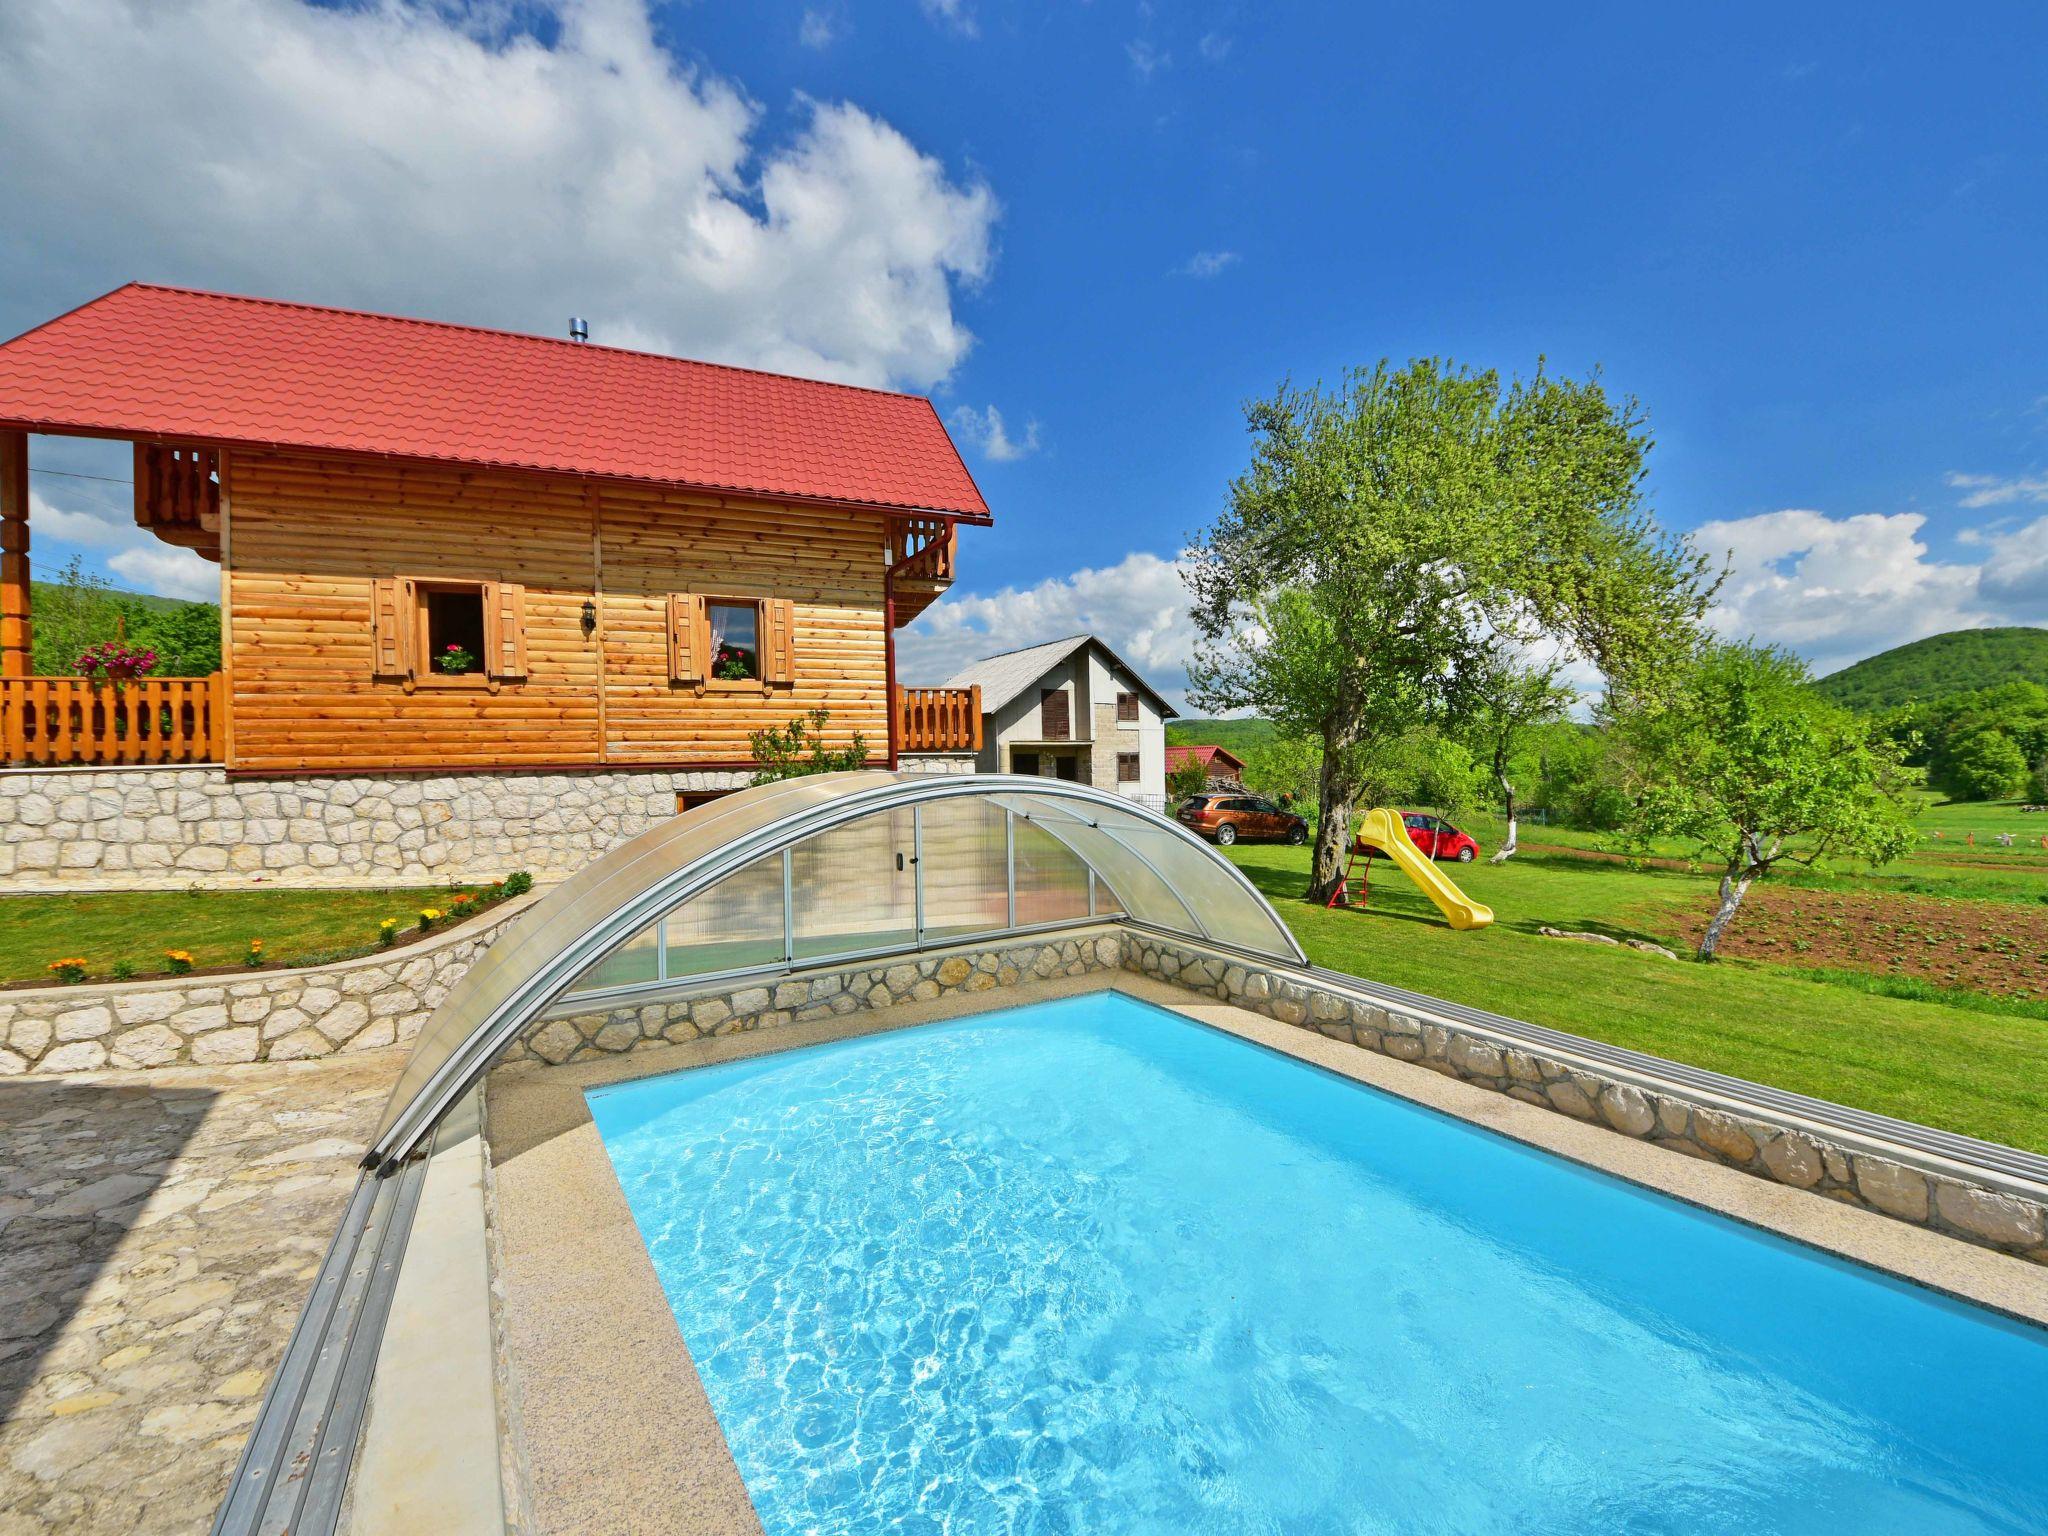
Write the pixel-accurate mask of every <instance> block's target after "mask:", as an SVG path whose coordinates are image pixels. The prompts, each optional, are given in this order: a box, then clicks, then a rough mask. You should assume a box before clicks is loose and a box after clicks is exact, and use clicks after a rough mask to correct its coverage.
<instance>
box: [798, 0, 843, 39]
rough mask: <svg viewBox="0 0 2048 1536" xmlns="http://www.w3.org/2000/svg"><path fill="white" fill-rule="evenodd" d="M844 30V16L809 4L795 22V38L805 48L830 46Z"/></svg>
mask: <svg viewBox="0 0 2048 1536" xmlns="http://www.w3.org/2000/svg"><path fill="white" fill-rule="evenodd" d="M845 30H846V26H845V18H844V16H842V15H841V14H840V13H839V12H838V11H836V10H828V9H825V8H823V7H820V6H810V7H807V8H806V9H805V11H804V18H803V20H802V21H801V22H799V23H798V24H797V29H796V40H797V41H798V42H800V43H802V44H803V45H804V46H805V47H806V48H820V49H822V48H830V47H831V46H832V45H833V44H834V43H836V42H838V41H839V39H840V37H841V36H842V35H843V34H844V32H845Z"/></svg>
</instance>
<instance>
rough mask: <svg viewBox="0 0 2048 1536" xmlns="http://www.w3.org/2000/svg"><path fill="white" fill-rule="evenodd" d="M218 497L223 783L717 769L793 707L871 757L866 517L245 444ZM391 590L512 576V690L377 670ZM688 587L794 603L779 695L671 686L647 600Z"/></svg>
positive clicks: (881, 687) (875, 536)
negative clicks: (226, 778) (789, 657)
mask: <svg viewBox="0 0 2048 1536" xmlns="http://www.w3.org/2000/svg"><path fill="white" fill-rule="evenodd" d="M228 491H229V496H228V501H229V510H228V520H229V529H228V534H229V546H228V559H229V562H230V566H231V569H230V571H229V574H228V581H227V587H228V593H229V599H228V600H229V603H230V606H231V622H230V626H229V629H230V637H231V644H230V654H231V665H230V667H229V669H228V671H229V675H230V679H231V686H232V690H233V710H234V714H233V743H232V758H231V762H230V766H231V767H233V768H237V769H243V770H252V771H262V772H289V771H292V770H301V769H309V770H341V769H351V768H353V769H359V770H363V771H373V770H376V769H383V768H448V769H462V768H498V767H542V766H554V765H561V766H580V765H598V764H656V763H659V764H664V765H666V764H674V765H678V766H703V767H734V766H740V765H742V764H744V763H745V762H746V761H747V760H748V757H749V749H748V743H747V734H748V732H750V731H754V730H759V729H761V728H762V727H764V726H767V725H780V724H784V723H786V722H787V721H788V720H789V719H790V718H791V717H792V716H793V715H795V714H797V713H799V712H800V711H803V710H807V709H810V708H813V707H823V708H825V709H828V710H830V711H831V713H832V722H831V734H832V735H833V736H834V737H835V738H839V739H842V740H843V739H844V738H845V737H846V736H847V735H849V734H850V733H851V732H852V731H853V730H855V729H859V730H860V731H861V732H862V733H863V734H864V735H865V736H866V738H867V741H868V743H869V748H870V751H871V753H872V754H873V755H874V757H875V758H877V759H880V758H881V757H883V756H884V755H885V754H886V753H887V751H888V710H887V689H886V662H885V642H884V634H883V574H884V563H883V562H884V556H885V553H886V537H887V535H886V529H885V527H884V523H883V520H882V518H881V517H880V515H879V514H876V515H868V514H862V513H850V512H849V513H839V512H831V511H822V510H817V509H810V508H801V507H786V506H780V505H775V504H771V503H764V502H750V501H737V500H724V499H720V498H713V497H706V496H698V495H691V494H686V493H683V492H680V491H665V490H662V489H660V488H645V489H641V488H637V487H630V486H619V485H604V486H602V487H601V488H600V487H596V486H593V485H590V484H587V483H584V482H579V481H575V480H571V479H567V478H560V477H548V476H539V475H520V474H516V473H507V472H500V471H488V470H464V469H459V468H454V467H450V466H439V465H418V464H400V463H394V462H391V461H384V460H374V459H349V458H341V457H326V456H313V455H293V454H284V453H254V452H248V451H244V452H238V453H237V454H235V455H234V456H233V459H232V462H231V464H230V474H229V486H228ZM390 576H405V577H412V578H417V579H424V580H427V581H464V582H466V581H479V582H481V581H498V582H517V583H519V584H521V585H522V586H523V587H524V588H525V597H524V630H525V640H526V651H527V661H526V676H525V678H524V679H523V680H519V681H514V680H504V681H500V682H498V683H496V684H495V685H493V684H491V683H489V682H487V681H486V680H484V679H481V678H463V679H460V680H455V681H450V680H447V679H444V678H440V677H436V676H433V675H432V674H430V673H427V672H421V673H420V674H419V675H417V676H416V677H415V678H413V679H411V680H406V679H398V678H391V677H386V676H379V675H378V674H377V671H376V659H375V657H374V655H373V654H372V653H373V638H374V634H373V620H372V606H371V605H372V582H373V581H374V580H375V579H376V578H378V577H390ZM691 590H697V591H702V592H705V593H708V594H710V595H713V596H720V597H735V598H746V597H755V596H758V597H782V598H789V599H791V600H793V602H794V604H795V614H796V634H795V649H794V658H793V660H794V676H793V680H792V682H791V683H790V684H789V685H787V686H778V687H774V688H766V689H764V688H760V687H758V686H757V687H753V688H751V689H739V688H728V689H723V690H712V689H702V690H700V689H698V688H694V687H690V686H686V685H680V684H675V683H672V682H671V681H670V680H669V677H668V670H669V663H668V646H667V636H666V621H667V598H668V594H670V593H671V592H679V591H691ZM586 600H588V601H594V602H595V604H596V609H597V623H596V627H595V629H594V631H593V632H591V633H588V634H586V632H585V629H584V625H583V605H584V603H585V602H586Z"/></svg>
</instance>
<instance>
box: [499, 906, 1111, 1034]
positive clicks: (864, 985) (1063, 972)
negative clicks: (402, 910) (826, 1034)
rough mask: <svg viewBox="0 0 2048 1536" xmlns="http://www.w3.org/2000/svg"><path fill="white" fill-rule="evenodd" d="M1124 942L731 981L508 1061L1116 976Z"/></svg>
mask: <svg viewBox="0 0 2048 1536" xmlns="http://www.w3.org/2000/svg"><path fill="white" fill-rule="evenodd" d="M1123 943H1124V940H1123V938H1122V936H1121V935H1120V934H1119V933H1117V932H1115V931H1106V930H1102V929H1090V930H1088V931H1087V932H1084V933H1081V934H1079V935H1076V936H1073V937H1068V938H1047V939H1043V940H1039V941H1020V942H1017V943H1012V944H1004V945H999V946H995V947H992V948H988V949H973V948H963V949H957V950H952V951H947V952H942V953H939V954H930V955H918V956H915V957H905V958H903V959H900V960H892V961H889V962H887V963H884V964H880V965H864V966H856V967H853V968H851V969H819V970H811V971H799V972H796V973H794V974H792V975H786V976H756V977H750V978H744V979H741V980H737V981H725V982H721V983H718V984H717V985H715V986H711V987H707V988H704V989H701V990H698V991H693V992H687V993H678V994H677V995H676V996H674V997H668V998H663V999H662V1000H660V1001H659V1002H647V1003H637V1004H632V1005H621V1006H619V1007H616V1008H608V1009H603V1010H595V1011H592V1012H590V1013H579V1014H575V1015H572V1016H568V1017H563V1018H556V1019H546V1020H543V1021H542V1022H541V1023H539V1024H535V1025H533V1026H531V1027H530V1028H528V1029H527V1030H526V1032H525V1033H524V1035H522V1037H521V1038H520V1039H519V1041H518V1042H516V1043H515V1044H514V1045H513V1046H512V1047H511V1048H510V1049H508V1050H507V1051H506V1053H505V1056H504V1058H503V1059H504V1060H506V1061H519V1060H526V1061H540V1062H545V1063H547V1064H548V1065H550V1066H559V1065H560V1064H561V1063H563V1062H565V1061H585V1060H588V1059H590V1058H591V1057H594V1056H613V1055H617V1054H619V1053H620V1052H622V1051H633V1050H639V1049H642V1048H643V1047H647V1046H656V1045H671V1044H674V1043H676V1042H678V1041H682V1040H696V1039H699V1038H701V1037H703V1036H705V1035H729V1034H732V1033H734V1032H736V1031H738V1030H744V1029H773V1028H775V1027H776V1026H777V1025H781V1024H789V1023H794V1022H798V1021H806V1020H811V1019H825V1018H831V1017H833V1016H835V1015H838V1014H846V1013H858V1012H861V1011H863V1010H874V1009H879V1008H892V1007H894V1006H896V1005H897V1004H898V1003H912V1002H917V1003H921V1002H927V1001H929V1000H931V999H932V998H935V997H943V996H945V995H946V994H948V993H960V992H988V991H992V990H993V989H995V988H997V987H1007V986H1011V985H1014V984H1015V983H1017V982H1019V981H1030V980H1038V981H1045V980H1050V979H1051V978H1053V977H1055V976H1085V975H1087V974H1088V973H1089V972H1090V971H1113V970H1116V969H1117V968H1118V967H1119V966H1120V965H1121V963H1122V959H1123V949H1122V946H1123Z"/></svg>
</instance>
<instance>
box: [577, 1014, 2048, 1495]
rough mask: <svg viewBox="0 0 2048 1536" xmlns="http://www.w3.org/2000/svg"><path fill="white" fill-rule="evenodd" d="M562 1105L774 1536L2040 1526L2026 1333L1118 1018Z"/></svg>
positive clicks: (934, 1039)
mask: <svg viewBox="0 0 2048 1536" xmlns="http://www.w3.org/2000/svg"><path fill="white" fill-rule="evenodd" d="M590 1105H591V1111H592V1113H593V1115H594V1116H595V1118H596V1121H597V1125H598V1129H599V1131H600V1132H601V1133H602V1135H603V1138H604V1142H605V1146H606V1148H607V1150H608V1151H609V1152H610V1155H611V1159H612V1162H613V1165H614V1167H615V1168H616V1169H617V1171H618V1176H619V1181H620V1184H621V1186H622V1187H623V1188H624V1190H625V1193H626V1198H627V1200H628V1202H629V1203H630V1205H631V1207H632V1210H633V1215H634V1218H635V1220H636V1221H637V1222H638V1224H639V1228H640V1231H641V1234H642V1235H643V1237H644V1238H645V1239H646V1242H647V1247H648V1251H649V1252H650V1253H651V1254H652V1255H653V1258H654V1265H655V1269H656V1271H657V1272H658V1274H659V1275H660V1278H661V1283H662V1285H663V1287H664V1288H665V1290H666V1292H667V1294H668V1298H669V1301H670V1303H671V1304H672V1305H673V1307H674V1308H675V1313H676V1319H677V1321H678V1323H679V1324H680V1325H681V1328H682V1333H683V1337H684V1339H685V1340H686V1341H687V1343H688V1345H689V1348H690V1353H691V1355H692V1356H693V1357H694V1359H695V1360H696V1363H697V1368H698V1370H699V1372H700V1373H701V1374H702V1377H703V1381H704V1386H705V1389H706V1390H707V1391H708V1392H709V1394H710V1397H711V1402H712V1406H713V1407H714V1408H715V1409H716V1410H717V1413H718V1418H719V1422H720V1424H721V1425H722V1427H723V1428H724V1430H725V1433H726V1438H727V1440H728V1441H729V1442H730V1444H731V1446H732V1450H733V1455H734V1457H735V1458H736V1460H737V1461H738V1463H739V1468H740V1471H741V1473H742V1475H743V1476H744V1477H745V1479H746V1483H747V1487H748V1489H749V1490H750V1492H751V1493H752V1495H753V1499H754V1503H755V1506H756V1508H757V1509H758V1510H759V1512H760V1515H761V1519H762V1522H763V1524H764V1525H765V1527H766V1528H767V1530H768V1532H769V1536H789V1533H799V1532H801V1533H817V1536H830V1533H837V1532H891V1533H913V1532H916V1533H922V1532H933V1533H936V1532H946V1533H950V1536H979V1533H983V1532H1018V1533H1025V1532H1031V1533H1038V1532H1046V1533H1051V1532H1072V1533H1080V1536H1121V1533H1155V1532H1156V1533H1170V1536H1192V1533H1210V1532H1217V1533H1221V1532H1232V1533H1237V1532H1270V1533H1275V1536H1280V1533H1286V1536H1310V1533H1324V1532H1387V1533H1413V1532H1501V1533H1537V1532H1585V1533H1596V1532H1597V1533H1603V1536H1604V1533H1613V1532H1629V1533H1651V1532H1674V1533H1675V1532H1688V1533H1693V1532H1716V1533H1718V1532H1743V1533H1762V1532H1802V1533H1804V1532H1859V1533H1891V1532H1897V1533H1908V1532H1910V1533H1913V1536H1938V1533H1947V1532H1963V1531H1971V1532H1984V1531H1998V1532H2041V1531H2048V1334H2044V1333H2042V1332H2041V1331H2039V1330H2035V1329H2031V1328H2028V1327H2025V1326H2023V1325H2019V1324H2014V1323H2010V1322H2007V1321H2004V1320H2002V1319H2000V1318H1998V1317H1996V1316H1994V1315H1993V1314H1990V1313H1987V1312H1983V1311H1981V1310H1978V1309H1974V1308H1969V1307H1965V1306H1961V1305H1957V1304H1953V1303H1950V1302H1948V1301H1946V1300H1943V1299H1941V1298H1939V1297H1936V1296H1934V1295H1933V1294H1932V1293H1929V1292H1925V1291H1921V1290H1917V1289H1915V1288H1913V1287H1910V1286H1906V1285H1903V1284H1899V1283H1895V1282H1892V1281H1888V1280H1886V1279H1883V1278H1881V1277H1879V1276H1877V1275H1875V1274H1872V1273H1870V1272H1867V1271H1864V1270H1861V1269H1858V1268H1856V1267H1854V1266H1851V1265H1847V1264H1843V1263H1838V1262H1836V1261H1833V1260H1830V1259H1827V1258H1824V1257H1821V1256H1818V1255H1817V1254H1815V1253H1813V1252H1811V1251H1808V1250H1806V1249H1803V1248H1800V1247H1798V1246H1796V1245H1794V1244H1791V1243H1786V1242H1782V1241H1779V1240H1777V1239H1775V1238H1771V1237H1768V1236H1765V1235H1762V1234H1759V1233H1757V1232H1755V1231H1753V1230H1751V1229H1748V1228H1746V1227H1742V1226H1740V1225H1737V1224H1736V1223H1733V1222H1729V1221H1726V1220H1723V1219H1721V1218H1719V1217H1715V1216H1710V1215H1707V1214H1704V1213H1702V1212H1699V1211H1696V1210H1693V1209H1691V1208H1690V1207H1687V1206H1683V1205H1680V1204H1678V1203H1676V1202H1674V1201H1670V1200H1667V1199H1664V1198H1662V1197H1659V1196H1656V1195H1652V1194H1649V1193H1647V1192H1645V1191H1642V1190H1639V1189H1637V1188H1635V1187H1633V1186H1630V1185H1627V1184H1624V1183H1621V1182H1619V1181H1616V1180H1612V1179H1609V1178H1606V1177H1604V1176H1602V1175H1598V1174H1594V1173H1590V1172H1588V1171H1586V1170H1583V1169H1580V1168H1577V1167H1575V1166H1573V1165H1571V1164H1569V1163H1565V1162H1561V1161H1559V1160H1558V1159H1556V1158H1552V1157H1549V1156H1547V1155H1545V1154H1543V1153H1539V1152H1534V1151H1530V1150H1528V1149H1525V1148H1523V1147H1520V1146H1518V1145H1516V1144H1514V1143H1511V1142H1507V1141H1504V1140H1502V1139H1500V1138H1497V1137H1494V1136H1491V1135H1489V1134H1487V1133H1485V1132H1483V1131H1479V1130H1476V1129H1474V1128H1472V1127H1470V1126H1467V1125H1464V1124H1461V1123H1459V1122H1457V1121H1454V1120H1450V1119H1447V1118H1445V1117H1442V1116H1439V1115H1436V1114H1433V1113H1431V1112H1430V1111H1428V1110H1424V1109H1420V1108H1417V1107H1415V1106H1413V1105H1410V1104H1407V1103H1405V1102H1403V1101H1401V1100H1398V1099H1394V1098H1391V1097H1389V1096H1386V1095H1384V1094H1380V1093H1376V1092H1374V1091H1372V1090H1370V1089H1366V1088H1362V1087H1360V1086H1358V1085H1356V1084H1353V1083H1350V1082H1348V1081H1345V1080H1343V1079H1340V1078H1337V1077H1335V1076H1332V1075H1329V1074H1327V1073H1323V1072H1320V1071H1318V1070H1316V1069H1314V1068H1312V1067H1309V1066H1306V1065H1304V1064H1302V1063H1300V1062H1298V1061H1295V1060H1293V1059H1291V1058H1289V1057H1286V1056H1282V1055H1279V1054H1277V1053H1273V1052H1269V1051H1265V1050H1262V1049H1260V1048H1258V1047H1256V1046H1253V1045H1249V1044H1246V1043H1244V1042H1242V1041H1240V1040H1237V1039H1235V1038H1233V1037H1231V1036H1229V1035H1226V1034H1222V1033H1220V1032H1217V1031H1213V1030H1209V1029H1206V1028H1204V1027H1202V1026H1200V1025H1197V1024H1193V1023H1190V1022H1188V1021H1187V1020H1184V1019H1182V1018H1180V1017H1178V1016H1177V1015H1173V1014H1168V1013H1164V1012H1161V1011H1158V1010H1155V1009H1152V1008H1149V1007H1146V1006H1145V1005H1143V1004H1141V1003H1137V1002H1134V1001H1132V1000H1130V999H1128V998H1124V997H1120V996H1117V995H1114V994H1096V995H1093V996H1089V997H1082V998H1075V999H1070V1000H1067V1001H1062V1002H1056V1003H1048V1004H1043V1005H1039V1006H1034V1007H1030V1008H1024V1009H1018V1010H1014V1011H1011V1012H1007V1013H1000V1014H993V1015H984V1016H982V1017H979V1018H974V1019H968V1020H962V1021H959V1022H956V1023H951V1024H945V1025H937V1026H931V1027H927V1028H922V1029H913V1030H905V1031H901V1032H898V1033H894V1034H887V1035H880V1036H873V1037H870V1038H867V1039H862V1040H854V1041H847V1042H844V1043H840V1044H835V1045H829V1046H822V1047H816V1048H813V1049H809V1050H803V1051H796V1052H790V1053H785V1054H782V1055H776V1056H770V1057H763V1058H758V1059H755V1060H752V1061H747V1062H743V1063H735V1064H732V1065H728V1066H721V1067H713V1068H706V1069H702V1070H698V1071H693V1072H683V1073H677V1074H674V1075H672V1076H668V1077H663V1078H656V1079H652V1080H649V1081H644V1082H639V1083H633V1084H629V1085H625V1086H622V1087H619V1088H614V1089H609V1090H603V1091H599V1092H595V1093H593V1094H592V1095H591V1099H590Z"/></svg>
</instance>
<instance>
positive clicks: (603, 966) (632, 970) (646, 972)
mask: <svg viewBox="0 0 2048 1536" xmlns="http://www.w3.org/2000/svg"><path fill="white" fill-rule="evenodd" d="M660 963H661V946H660V944H659V942H658V935H657V932H656V930H655V928H654V927H653V925H651V924H650V925H649V926H647V927H645V928H642V929H641V930H640V931H639V932H638V933H636V934H634V935H633V937H631V938H630V939H628V940H626V942H625V943H623V944H621V945H620V946H619V947H618V948H617V949H615V950H613V951H612V952H611V953H610V954H608V955H606V956H605V957H604V958H603V959H602V960H600V961H598V962H597V964H595V965H593V966H592V967H590V969H589V970H587V971H585V972H584V973H583V974H582V975H581V976H578V977H577V978H576V979H575V980H574V981H573V982H571V983H570V984H569V990H570V991H571V992H602V991H604V990H605V989H607V988H609V987H642V986H645V985H646V984H647V983H648V982H650V981H653V980H654V979H655V978H656V976H657V974H658V973H657V971H656V969H655V967H656V966H658V965H659V964H660Z"/></svg>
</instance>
